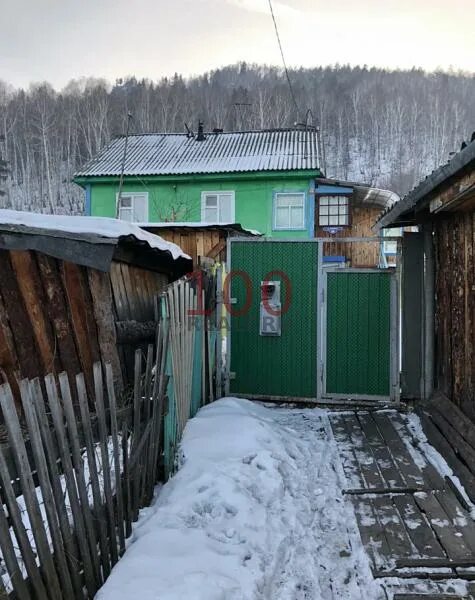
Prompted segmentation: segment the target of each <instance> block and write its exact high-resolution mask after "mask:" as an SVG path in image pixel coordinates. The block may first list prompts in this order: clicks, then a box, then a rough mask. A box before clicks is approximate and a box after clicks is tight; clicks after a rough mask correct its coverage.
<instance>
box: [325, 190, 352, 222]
mask: <svg viewBox="0 0 475 600" xmlns="http://www.w3.org/2000/svg"><path fill="white" fill-rule="evenodd" d="M318 224H319V225H320V227H341V226H342V225H349V224H350V205H349V198H348V196H320V198H319V200H318Z"/></svg>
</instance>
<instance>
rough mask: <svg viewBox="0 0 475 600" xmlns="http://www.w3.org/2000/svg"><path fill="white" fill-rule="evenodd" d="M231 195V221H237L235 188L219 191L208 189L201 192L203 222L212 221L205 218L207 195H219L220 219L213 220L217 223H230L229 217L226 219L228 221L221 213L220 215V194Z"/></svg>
mask: <svg viewBox="0 0 475 600" xmlns="http://www.w3.org/2000/svg"><path fill="white" fill-rule="evenodd" d="M224 195H226V196H229V195H230V196H231V223H234V222H235V218H236V217H235V214H236V210H235V209H236V194H235V192H234V190H218V191H212V190H208V191H205V192H201V222H202V223H210V222H211V221H206V219H205V215H206V197H207V196H217V197H218V206H217V208H218V220H217V221H213V223H214V222H216V223H229V219H226V221H224V220H222V219H221V215H220V204H219V197H220V196H224Z"/></svg>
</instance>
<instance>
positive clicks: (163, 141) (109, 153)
mask: <svg viewBox="0 0 475 600" xmlns="http://www.w3.org/2000/svg"><path fill="white" fill-rule="evenodd" d="M124 146H125V137H124V136H121V137H117V138H115V139H113V140H112V141H111V142H110V143H109V144H108V145H107V146H105V148H103V149H102V150H101V151H100V152H99V153H98V154H97V156H95V157H94V158H93V159H91V160H90V161H89V162H88V163H87V164H86V165H85V166H84V167H83V168H82V169H80V170H79V171H78V172H77V173H76V174H75V177H76V178H80V177H101V176H119V175H120V174H121V168H122V161H123V156H124ZM318 163H319V161H318V140H317V132H316V131H309V130H303V129H268V130H260V131H239V132H222V133H206V134H205V139H204V140H202V141H199V140H198V139H197V137H196V136H190V135H188V134H185V133H146V134H135V135H130V136H129V138H128V144H127V156H126V161H125V169H124V175H126V176H130V175H132V176H133V175H136V176H145V175H193V174H205V173H208V174H212V173H244V172H258V171H288V170H305V169H312V170H317V169H318V168H319V164H318Z"/></svg>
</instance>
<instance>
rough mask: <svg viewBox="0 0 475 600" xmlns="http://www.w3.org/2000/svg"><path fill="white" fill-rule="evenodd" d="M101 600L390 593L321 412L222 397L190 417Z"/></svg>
mask: <svg viewBox="0 0 475 600" xmlns="http://www.w3.org/2000/svg"><path fill="white" fill-rule="evenodd" d="M182 451H183V464H182V465H181V468H180V469H179V471H178V473H177V474H176V475H175V477H173V478H172V479H171V480H170V481H169V482H168V483H167V484H166V485H165V486H164V487H163V488H161V490H160V493H159V494H157V498H156V500H155V503H154V505H153V506H152V507H150V508H148V509H146V510H144V511H143V513H142V515H141V518H140V519H139V522H138V523H137V525H136V526H135V528H134V532H133V535H132V538H131V540H130V543H129V546H128V549H127V552H126V553H125V555H124V557H123V558H122V559H121V560H120V562H119V563H118V564H117V565H116V567H115V568H114V570H113V572H112V574H111V576H110V577H109V579H108V580H107V582H106V584H105V585H104V587H103V588H102V589H101V590H100V592H99V593H98V596H97V598H98V599H100V600H125V599H127V600H131V599H134V600H135V599H137V600H138V599H139V598H140V600H151V599H154V600H155V599H160V600H260V599H262V600H264V599H268V600H271V599H272V600H301V599H312V600H313V599H315V600H316V599H320V598H321V599H324V600H327V599H331V598H341V599H342V600H344V599H351V600H359V599H364V600H376V599H378V600H379V599H380V598H385V597H386V596H385V594H384V592H383V590H382V588H381V587H380V585H379V584H378V583H377V582H375V581H374V580H373V579H372V576H371V572H370V567H369V562H368V559H367V557H366V555H365V553H364V550H363V548H362V545H361V541H360V538H359V534H358V530H357V525H356V521H355V519H354V515H353V509H352V507H351V504H350V502H349V501H346V500H345V499H344V498H343V497H342V495H341V489H342V488H344V482H343V477H344V476H343V473H342V471H341V466H340V462H339V459H338V454H337V448H336V443H335V442H334V440H333V436H332V432H331V429H330V426H329V422H328V419H327V417H326V413H325V412H324V411H321V410H318V409H314V410H289V409H275V408H274V409H270V408H265V407H263V406H259V405H255V404H253V403H251V402H249V401H247V400H238V399H234V398H227V399H224V400H220V401H218V402H216V403H214V404H212V405H210V406H207V407H206V408H204V409H202V410H201V411H200V412H199V413H198V415H197V416H196V417H195V418H194V419H192V420H191V421H189V423H188V425H187V427H186V430H185V434H184V438H183V443H182Z"/></svg>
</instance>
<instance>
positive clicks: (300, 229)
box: [272, 189, 313, 237]
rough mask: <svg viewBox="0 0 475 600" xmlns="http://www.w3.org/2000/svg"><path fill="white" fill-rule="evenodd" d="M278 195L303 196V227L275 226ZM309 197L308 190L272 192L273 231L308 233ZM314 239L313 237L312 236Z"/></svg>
mask: <svg viewBox="0 0 475 600" xmlns="http://www.w3.org/2000/svg"><path fill="white" fill-rule="evenodd" d="M277 194H303V219H304V222H303V227H276V226H275V199H276V195H277ZM307 199H308V195H307V192H306V190H302V189H300V190H274V191H273V192H272V231H306V230H307V223H308V214H307V211H308V207H307V204H308V202H307ZM312 237H313V236H312Z"/></svg>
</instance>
